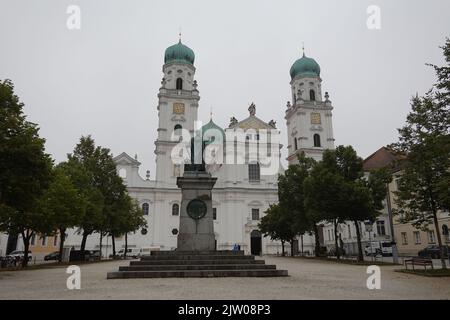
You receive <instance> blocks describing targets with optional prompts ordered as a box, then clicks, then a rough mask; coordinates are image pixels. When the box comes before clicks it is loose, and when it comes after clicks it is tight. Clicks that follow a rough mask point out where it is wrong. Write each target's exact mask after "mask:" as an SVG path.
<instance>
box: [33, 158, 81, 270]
mask: <svg viewBox="0 0 450 320" xmlns="http://www.w3.org/2000/svg"><path fill="white" fill-rule="evenodd" d="M85 207H86V204H85V201H84V198H83V195H82V194H80V193H79V190H77V189H76V188H75V186H74V185H73V184H72V181H71V180H70V177H69V176H67V175H66V174H65V172H64V170H63V167H56V168H55V169H54V174H53V179H52V182H51V183H50V186H49V188H48V189H47V190H46V191H45V192H44V194H43V195H42V197H41V198H40V201H39V204H38V208H39V210H40V211H41V212H42V214H43V215H44V216H45V218H46V223H47V224H48V226H49V228H51V229H52V231H55V232H53V234H57V233H59V234H60V244H59V258H58V260H59V262H61V261H62V254H63V248H64V241H65V237H66V230H67V229H69V228H73V227H75V226H76V225H77V224H78V223H79V222H80V221H81V219H82V218H83V215H84V213H85Z"/></svg>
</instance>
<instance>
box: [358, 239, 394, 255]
mask: <svg viewBox="0 0 450 320" xmlns="http://www.w3.org/2000/svg"><path fill="white" fill-rule="evenodd" d="M364 252H365V254H366V256H372V255H373V256H377V255H382V256H392V243H391V242H390V241H372V246H371V245H370V244H369V243H368V244H366V247H365V248H364Z"/></svg>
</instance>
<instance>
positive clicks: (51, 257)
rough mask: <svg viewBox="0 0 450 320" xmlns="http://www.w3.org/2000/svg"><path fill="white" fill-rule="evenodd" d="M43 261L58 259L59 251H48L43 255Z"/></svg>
mask: <svg viewBox="0 0 450 320" xmlns="http://www.w3.org/2000/svg"><path fill="white" fill-rule="evenodd" d="M44 260H45V261H51V260H59V251H55V252H52V253H49V254H48V255H46V256H45V257H44Z"/></svg>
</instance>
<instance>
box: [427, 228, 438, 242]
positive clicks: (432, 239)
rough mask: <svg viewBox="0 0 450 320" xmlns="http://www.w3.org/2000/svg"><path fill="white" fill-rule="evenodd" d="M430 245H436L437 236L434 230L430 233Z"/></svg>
mask: <svg viewBox="0 0 450 320" xmlns="http://www.w3.org/2000/svg"><path fill="white" fill-rule="evenodd" d="M428 243H436V235H435V234H434V230H429V231H428Z"/></svg>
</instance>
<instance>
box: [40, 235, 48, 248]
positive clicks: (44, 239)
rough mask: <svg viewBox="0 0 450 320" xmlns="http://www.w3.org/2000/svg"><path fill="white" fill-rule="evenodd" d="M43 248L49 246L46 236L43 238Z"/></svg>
mask: <svg viewBox="0 0 450 320" xmlns="http://www.w3.org/2000/svg"><path fill="white" fill-rule="evenodd" d="M41 239H42V246H43V247H45V246H46V245H47V237H46V236H42V237H41Z"/></svg>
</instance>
